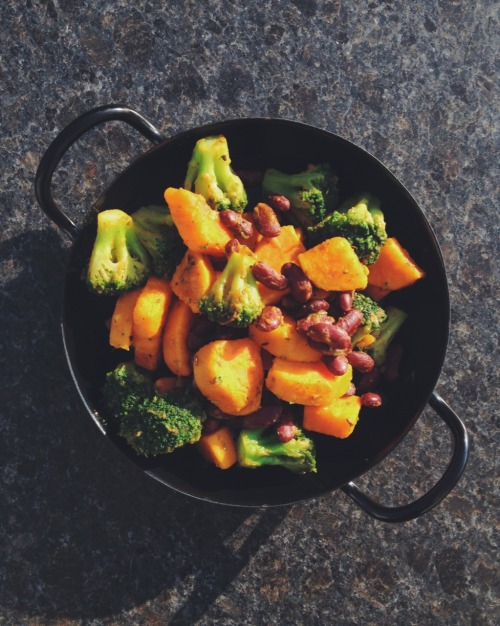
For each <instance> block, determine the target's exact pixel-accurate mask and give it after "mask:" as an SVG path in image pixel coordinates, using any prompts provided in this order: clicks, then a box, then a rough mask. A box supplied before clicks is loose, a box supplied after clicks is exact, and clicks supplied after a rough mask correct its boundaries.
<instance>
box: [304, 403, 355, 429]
mask: <svg viewBox="0 0 500 626" xmlns="http://www.w3.org/2000/svg"><path fill="white" fill-rule="evenodd" d="M360 409H361V398H360V397H359V396H347V397H344V398H338V399H337V400H335V401H334V402H332V403H331V404H328V405H323V406H306V407H304V420H303V424H302V425H303V427H304V429H305V430H312V431H314V432H317V433H322V434H323V435H332V436H333V437H338V438H339V439H345V438H346V437H349V435H350V434H351V433H352V431H353V430H354V427H355V426H356V424H357V423H358V420H359V411H360Z"/></svg>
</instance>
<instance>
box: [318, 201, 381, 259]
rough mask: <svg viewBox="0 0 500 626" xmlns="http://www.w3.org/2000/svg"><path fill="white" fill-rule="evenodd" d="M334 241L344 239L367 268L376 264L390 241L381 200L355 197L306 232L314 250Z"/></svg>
mask: <svg viewBox="0 0 500 626" xmlns="http://www.w3.org/2000/svg"><path fill="white" fill-rule="evenodd" d="M331 237H345V238H346V239H347V240H348V241H349V243H350V244H351V246H352V247H353V248H354V250H355V252H356V254H357V255H358V258H359V259H360V261H362V262H363V263H365V264H366V265H371V264H372V263H375V261H376V260H377V259H378V257H379V254H380V250H381V248H382V247H383V246H384V244H385V242H386V241H387V232H386V227H385V219H384V214H383V213H382V211H381V210H380V205H379V202H378V200H377V199H376V198H374V197H373V196H372V195H370V194H362V195H358V196H355V197H353V198H351V199H350V200H348V201H346V202H344V203H343V204H342V205H341V206H340V207H339V208H338V210H336V211H333V213H331V214H330V215H328V216H327V217H325V219H324V220H323V221H321V222H320V223H319V224H317V225H316V226H313V227H311V228H308V230H307V241H308V244H309V245H311V246H314V245H316V244H318V243H320V242H322V241H324V240H325V239H330V238H331Z"/></svg>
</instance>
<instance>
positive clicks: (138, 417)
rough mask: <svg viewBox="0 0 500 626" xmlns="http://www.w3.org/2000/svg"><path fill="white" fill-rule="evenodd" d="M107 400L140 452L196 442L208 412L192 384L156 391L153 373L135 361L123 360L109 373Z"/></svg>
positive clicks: (120, 430) (147, 453)
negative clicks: (167, 390)
mask: <svg viewBox="0 0 500 626" xmlns="http://www.w3.org/2000/svg"><path fill="white" fill-rule="evenodd" d="M102 391H103V397H104V401H105V403H106V405H107V407H108V408H109V410H110V411H111V412H112V413H113V415H114V416H115V418H116V419H117V420H118V433H119V435H120V436H121V437H123V438H124V439H125V440H126V441H127V443H128V444H129V445H130V446H131V447H132V448H133V449H134V450H135V451H136V452H137V453H138V454H141V455H144V456H156V455H158V454H166V453H168V452H172V451H173V450H175V449H176V448H179V447H181V446H183V445H186V444H189V443H195V442H196V441H198V440H199V438H200V437H201V431H202V422H203V421H204V419H205V417H206V414H205V410H204V407H203V403H202V401H201V399H200V398H199V396H198V395H196V393H195V392H194V390H193V389H192V388H189V387H182V388H179V389H174V390H172V391H169V392H167V393H165V394H163V395H162V396H161V397H159V396H157V395H156V394H155V390H154V386H153V383H152V381H151V380H150V379H149V377H148V376H147V375H146V374H144V373H142V372H141V371H140V370H139V368H138V367H137V366H136V365H134V364H133V363H122V364H120V365H118V366H117V367H116V368H115V369H114V370H113V371H112V372H109V373H108V374H107V376H106V382H105V384H104V387H103V390H102Z"/></svg>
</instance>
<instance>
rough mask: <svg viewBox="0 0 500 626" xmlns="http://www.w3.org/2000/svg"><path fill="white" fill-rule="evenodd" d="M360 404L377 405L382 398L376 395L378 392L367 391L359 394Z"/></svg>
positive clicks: (380, 402)
mask: <svg viewBox="0 0 500 626" xmlns="http://www.w3.org/2000/svg"><path fill="white" fill-rule="evenodd" d="M361 404H362V405H363V406H369V407H377V406H380V405H381V404H382V398H381V397H380V396H379V395H378V393H373V392H372V391H369V392H367V393H364V394H363V395H362V396H361Z"/></svg>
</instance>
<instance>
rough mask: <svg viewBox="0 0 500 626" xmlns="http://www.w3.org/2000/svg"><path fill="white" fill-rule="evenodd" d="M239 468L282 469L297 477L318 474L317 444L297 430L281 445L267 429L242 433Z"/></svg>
mask: <svg viewBox="0 0 500 626" xmlns="http://www.w3.org/2000/svg"><path fill="white" fill-rule="evenodd" d="M237 453H238V464H239V465H241V466H242V467H250V468H255V467H262V466H263V465H280V466H281V467H284V468H286V469H288V470H290V471H291V472H294V473H296V474H306V473H307V472H316V452H315V447H314V442H313V441H312V439H309V438H308V437H306V436H305V435H304V433H303V432H302V431H301V430H300V429H299V428H297V429H296V432H295V437H294V438H293V439H291V440H290V441H287V442H286V443H283V442H281V441H280V440H279V439H278V437H277V436H276V433H275V432H272V431H271V432H269V431H268V430H267V429H252V430H242V431H241V432H240V434H239V435H238V439H237Z"/></svg>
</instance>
